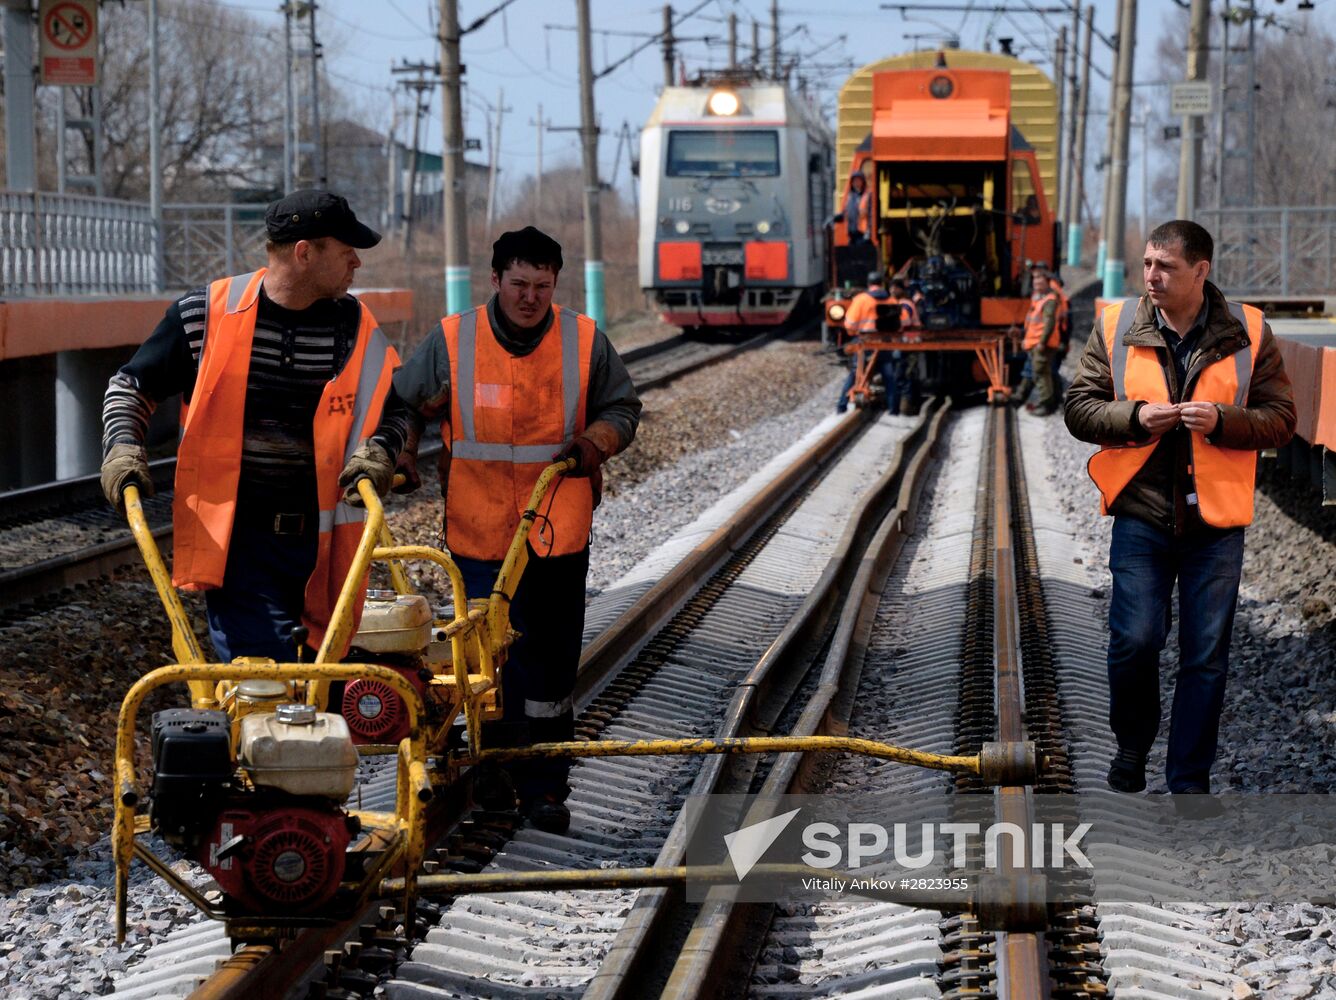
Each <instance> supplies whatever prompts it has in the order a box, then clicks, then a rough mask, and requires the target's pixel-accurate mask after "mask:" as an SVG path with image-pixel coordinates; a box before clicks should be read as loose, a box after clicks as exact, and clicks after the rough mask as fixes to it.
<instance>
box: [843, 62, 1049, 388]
mask: <svg viewBox="0 0 1336 1000" xmlns="http://www.w3.org/2000/svg"><path fill="white" fill-rule="evenodd" d="M1056 138H1057V113H1056V92H1055V90H1054V87H1053V84H1052V82H1051V81H1049V80H1048V78H1047V77H1046V76H1044V75H1043V74H1042V73H1041V72H1040V71H1039V70H1037V69H1036V68H1035V67H1033V66H1031V65H1030V64H1029V63H1025V62H1022V61H1021V60H1018V59H1014V58H1011V57H1009V56H1000V55H994V54H991V53H971V52H950V53H945V54H943V53H936V54H933V53H926V54H924V53H917V54H915V55H913V56H900V57H896V58H893V59H888V60H884V61H882V62H879V63H874V64H872V65H871V66H867V67H864V68H863V69H862V70H859V71H858V72H857V73H855V74H854V76H853V77H851V78H850V80H849V81H848V82H847V83H846V84H845V85H844V87H843V88H842V89H841V91H840V109H839V132H838V155H839V158H840V167H841V170H840V175H841V176H842V177H844V178H845V180H844V188H843V189H842V191H841V192H840V193H839V195H838V196H837V199H836V201H837V205H838V206H839V207H841V208H843V207H844V206H846V205H847V204H848V202H849V192H850V190H851V178H852V177H853V176H854V175H855V174H862V175H863V177H864V178H865V180H866V188H867V190H870V191H871V192H872V206H871V211H870V213H869V215H870V217H871V219H872V220H874V221H873V225H872V226H871V227H870V232H867V233H865V234H864V233H861V232H860V233H858V234H857V236H855V235H854V233H853V230H854V229H855V228H856V227H853V226H850V225H849V224H848V223H847V222H846V221H845V217H844V216H843V215H842V214H841V215H837V216H836V223H835V227H834V230H833V232H832V254H831V261H832V275H831V279H832V280H831V288H832V291H831V293H830V294H829V295H828V296H827V301H826V321H827V324H828V325H829V326H831V327H832V328H835V329H834V332H835V333H836V334H837V339H838V335H839V334H842V333H843V332H844V331H843V327H842V324H843V320H844V317H845V314H846V313H847V311H848V304H849V300H850V299H851V298H852V296H853V295H854V294H856V292H857V291H859V290H860V287H861V286H862V284H863V283H864V282H865V281H866V278H867V274H868V272H870V271H874V270H881V271H884V272H886V273H887V274H888V275H889V276H891V278H892V279H893V280H900V281H902V282H903V283H904V285H905V293H904V294H905V295H906V296H908V297H911V298H912V299H913V300H914V303H915V305H916V307H917V312H918V316H919V325H918V326H917V327H913V328H901V326H900V323H899V316H898V315H896V313H897V311H896V310H887V312H888V313H889V314H890V315H888V317H887V318H886V321H885V322H879V323H878V328H877V330H875V331H869V332H864V333H862V334H861V335H860V336H859V337H858V339H857V341H856V342H854V343H851V344H849V345H846V347H845V350H846V351H847V352H849V353H858V354H859V356H860V358H859V365H858V372H857V377H856V380H855V383H854V386H853V389H852V390H851V394H852V398H853V400H854V402H856V403H857V402H863V401H866V400H867V399H868V398H869V394H870V387H869V385H868V379H869V378H870V375H871V372H872V371H873V370H874V368H875V366H874V365H873V364H872V361H873V353H874V352H876V351H879V350H896V351H926V352H933V353H932V354H929V355H928V361H927V363H926V364H925V365H924V368H925V369H926V370H925V371H924V372H923V373H922V379H923V382H924V387H925V388H928V389H931V390H933V391H945V392H951V393H957V392H961V391H964V390H966V389H973V388H976V387H979V386H986V387H987V391H988V395H989V398H990V399H999V398H1003V397H1005V396H1006V394H1007V372H1006V365H1005V357H1006V352H1007V342H1008V339H1009V337H1015V336H1018V335H1019V333H1020V330H1021V327H1022V326H1023V325H1024V321H1025V314H1026V311H1027V310H1028V308H1029V286H1028V279H1029V268H1030V265H1031V264H1033V263H1036V262H1043V263H1044V264H1045V265H1052V264H1053V262H1054V261H1055V260H1056V258H1057V251H1058V249H1059V248H1058V242H1057V240H1058V236H1057V226H1056V224H1055V220H1054V217H1053V212H1052V210H1051V209H1050V207H1049V192H1051V191H1052V188H1053V185H1052V176H1053V173H1054V164H1055V149H1054V147H1055V145H1056ZM949 352H968V353H956V354H950V353H949ZM970 354H972V355H973V357H972V358H971V357H970Z"/></svg>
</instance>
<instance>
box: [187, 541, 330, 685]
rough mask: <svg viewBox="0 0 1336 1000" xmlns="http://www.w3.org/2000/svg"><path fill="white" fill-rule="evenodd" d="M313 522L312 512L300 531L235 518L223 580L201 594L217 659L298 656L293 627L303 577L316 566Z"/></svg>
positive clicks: (302, 602) (299, 616)
mask: <svg viewBox="0 0 1336 1000" xmlns="http://www.w3.org/2000/svg"><path fill="white" fill-rule="evenodd" d="M315 528H316V523H315V520H314V518H312V520H311V530H310V531H307V532H306V533H304V534H300V535H276V534H274V532H273V530H272V529H269V530H266V529H265V528H263V527H262V526H259V525H256V524H254V523H249V524H248V523H245V522H243V521H242V520H240V519H239V520H238V521H237V523H236V524H235V525H233V527H232V538H231V540H230V541H229V542H228V546H227V568H226V570H225V571H224V573H223V585H222V586H221V587H218V588H216V589H214V590H209V591H205V594H204V604H205V607H206V608H207V610H208V617H209V637H210V638H211V639H212V640H213V648H214V650H215V651H216V652H217V654H218V662H219V663H230V662H231V661H232V660H233V659H234V658H236V657H238V656H267V657H269V658H270V659H273V660H278V661H280V662H291V661H293V660H295V659H296V658H297V647H296V646H295V645H293V642H292V630H293V628H295V627H296V626H298V625H300V624H301V620H302V608H303V607H305V605H306V581H307V580H308V579H309V578H310V576H311V571H312V570H313V569H315V559H316V551H317V546H318V544H319V537H320V536H319V535H318V534H317V533H316V530H315Z"/></svg>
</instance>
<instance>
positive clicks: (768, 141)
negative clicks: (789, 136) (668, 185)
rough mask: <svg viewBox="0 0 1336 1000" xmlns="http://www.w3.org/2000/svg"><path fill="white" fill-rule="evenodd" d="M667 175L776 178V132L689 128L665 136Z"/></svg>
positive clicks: (777, 137) (777, 158) (777, 165)
mask: <svg viewBox="0 0 1336 1000" xmlns="http://www.w3.org/2000/svg"><path fill="white" fill-rule="evenodd" d="M667 173H668V176H669V177H778V176H779V134H778V133H777V132H765V131H754V130H751V129H692V130H691V131H680V132H672V133H670V134H669V136H668V169H667Z"/></svg>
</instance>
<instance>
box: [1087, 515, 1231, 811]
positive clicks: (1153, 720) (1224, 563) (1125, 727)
mask: <svg viewBox="0 0 1336 1000" xmlns="http://www.w3.org/2000/svg"><path fill="white" fill-rule="evenodd" d="M1242 568H1243V529H1242V528H1229V529H1221V530H1215V529H1210V530H1205V531H1198V532H1195V533H1192V534H1188V535H1183V536H1179V537H1175V536H1174V533H1173V532H1172V531H1169V530H1165V529H1162V528H1157V527H1156V526H1154V525H1152V524H1150V523H1148V522H1146V521H1142V520H1140V519H1138V518H1134V517H1118V518H1115V519H1114V523H1113V542H1112V544H1111V545H1110V547H1109V569H1110V570H1111V571H1112V572H1113V599H1112V602H1111V603H1110V605H1109V657H1108V665H1109V726H1110V728H1111V729H1112V730H1113V734H1114V736H1116V737H1117V739H1118V745H1119V747H1121V748H1123V749H1125V750H1131V751H1134V752H1136V753H1139V754H1143V755H1144V754H1147V753H1149V752H1150V748H1151V744H1152V743H1154V742H1155V736H1156V734H1157V732H1158V731H1159V728H1160V652H1161V651H1162V650H1163V649H1164V645H1165V640H1166V639H1167V638H1168V635H1169V626H1170V624H1171V622H1172V619H1173V604H1172V596H1173V589H1174V581H1175V580H1177V581H1178V644H1179V663H1178V679H1177V682H1176V683H1175V685H1174V703H1173V709H1172V713H1171V715H1170V718H1169V753H1168V762H1167V767H1166V770H1165V778H1166V780H1167V782H1168V785H1169V791H1171V792H1181V791H1186V790H1188V789H1191V788H1208V789H1209V787H1210V774H1211V765H1212V764H1213V763H1214V762H1215V751H1216V738H1217V734H1218V732H1219V728H1220V709H1221V706H1222V705H1223V703H1224V698H1225V680H1226V677H1227V676H1228V673H1229V641H1230V634H1231V633H1232V632H1233V629H1234V609H1235V606H1236V604H1237V602H1238V595H1239V574H1240V572H1241V570H1242Z"/></svg>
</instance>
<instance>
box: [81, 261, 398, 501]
mask: <svg viewBox="0 0 1336 1000" xmlns="http://www.w3.org/2000/svg"><path fill="white" fill-rule="evenodd" d="M207 296H208V289H207V288H196V289H194V290H192V291H190V292H188V293H186V294H185V295H184V296H182V297H181V298H180V299H178V300H177V301H176V302H175V303H173V304H172V305H171V306H170V307H169V308H168V309H167V313H166V315H165V316H164V317H163V318H162V321H161V322H160V323H159V324H158V326H157V329H155V330H154V331H153V333H152V335H151V336H150V337H149V338H148V340H146V341H145V342H144V344H143V346H141V347H140V348H139V350H138V351H137V352H136V353H135V356H134V357H133V358H131V359H130V361H129V362H128V363H127V364H125V365H124V366H123V367H122V368H121V369H120V371H118V372H117V373H116V374H115V375H113V376H112V378H111V382H110V384H109V385H108V386H107V394H106V397H105V399H104V400H103V403H102V423H103V435H102V448H103V452H104V453H105V452H106V451H108V450H109V449H110V448H111V446H112V445H116V444H142V443H143V442H144V438H145V435H146V434H147V431H148V423H149V418H150V417H151V416H152V415H153V411H154V410H155V409H156V408H157V405H158V403H159V402H161V401H162V400H165V399H169V398H171V397H172V396H174V395H176V394H177V393H181V394H182V395H183V397H184V399H185V400H186V402H189V400H190V393H191V390H192V389H193V387H194V384H195V378H196V376H197V374H198V372H199V357H200V351H201V349H202V347H203V344H204V311H205V303H206V301H207ZM358 318H359V316H358V308H357V302H356V300H355V299H352V298H348V297H345V298H343V299H339V300H334V299H323V300H321V301H319V302H316V303H315V304H314V305H312V306H311V307H310V308H308V309H303V310H301V311H296V312H294V311H293V310H290V309H284V308H283V307H282V306H279V305H277V304H276V303H274V302H273V301H271V300H270V299H269V297H268V296H267V295H265V294H264V291H263V289H261V291H260V299H259V307H258V313H257V316H256V321H255V340H254V343H253V346H252V348H251V364H250V370H249V373H248V376H247V384H246V412H245V418H244V429H243V440H242V448H241V480H240V483H239V484H238V500H239V502H242V503H244V504H245V505H247V506H251V505H252V504H254V505H255V506H256V507H258V508H261V509H267V510H274V511H284V512H287V511H292V512H305V511H314V510H315V509H316V507H317V506H318V505H317V503H316V486H315V459H314V441H313V430H312V428H313V425H314V422H315V412H316V407H317V405H318V404H319V402H320V396H321V393H323V391H324V388H325V384H326V383H327V382H329V380H330V379H332V378H333V377H334V376H335V375H336V374H337V373H338V371H339V369H340V368H341V367H342V366H343V363H344V362H345V361H346V360H347V358H348V354H349V352H350V351H351V350H352V346H353V343H354V342H355V340H356V338H357V325H358ZM408 422H409V411H408V408H407V407H406V406H405V405H404V404H403V403H402V402H401V401H400V400H399V398H398V396H396V395H395V394H394V392H393V390H391V392H390V396H389V398H388V399H387V400H386V404H385V412H384V414H383V416H382V418H381V423H380V427H379V428H377V430H376V433H375V434H374V435H372V440H373V441H375V442H376V443H377V444H379V445H380V446H381V447H383V448H384V449H385V450H386V452H388V453H389V454H390V455H398V454H399V452H400V451H401V450H402V449H403V444H404V439H405V436H406V434H407V429H408Z"/></svg>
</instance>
